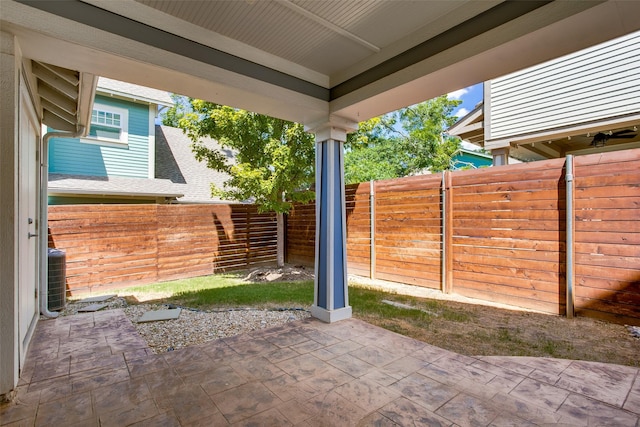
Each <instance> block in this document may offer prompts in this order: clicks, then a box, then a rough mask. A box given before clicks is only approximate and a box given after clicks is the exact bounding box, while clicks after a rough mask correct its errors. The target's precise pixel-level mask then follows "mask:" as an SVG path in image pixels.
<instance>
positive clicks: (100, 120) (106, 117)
mask: <svg viewBox="0 0 640 427" xmlns="http://www.w3.org/2000/svg"><path fill="white" fill-rule="evenodd" d="M127 122H128V111H127V110H126V109H124V108H117V107H111V106H108V105H101V104H94V108H93V112H92V114H91V127H90V129H89V135H87V137H86V138H83V139H82V141H83V142H88V143H91V144H96V143H98V144H101V143H115V144H127V139H128V132H127Z"/></svg>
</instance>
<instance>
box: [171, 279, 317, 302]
mask: <svg viewBox="0 0 640 427" xmlns="http://www.w3.org/2000/svg"><path fill="white" fill-rule="evenodd" d="M170 300H171V301H173V302H176V303H180V304H182V305H186V306H189V307H195V308H204V307H211V306H216V305H218V306H220V305H221V306H226V307H230V306H243V307H244V306H253V307H274V306H277V307H299V306H310V305H311V304H312V303H313V282H309V281H308V282H293V283H288V282H279V283H238V284H236V285H230V286H221V287H210V288H206V289H200V290H195V291H194V290H192V291H184V292H178V293H176V294H175V296H173V297H172V298H170Z"/></svg>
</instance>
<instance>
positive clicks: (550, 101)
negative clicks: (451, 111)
mask: <svg viewBox="0 0 640 427" xmlns="http://www.w3.org/2000/svg"><path fill="white" fill-rule="evenodd" d="M639 51H640V32H635V33H632V34H629V35H626V36H624V37H620V38H618V39H615V40H611V41H609V42H606V43H602V44H600V45H597V46H593V47H591V48H588V49H584V50H581V51H579V52H576V53H573V54H570V55H566V56H563V57H561V58H558V59H554V60H552V61H548V62H545V63H543V64H540V65H537V66H534V67H531V68H527V69H525V70H522V71H518V72H515V73H512V74H509V75H506V76H503V77H500V78H497V79H493V80H490V81H487V82H485V83H484V104H480V105H478V106H477V107H476V108H475V109H474V110H473V111H471V112H470V113H469V114H467V115H466V116H464V117H462V118H461V119H460V120H459V121H458V122H457V123H455V124H454V125H453V126H452V127H451V128H450V129H449V130H448V133H449V134H450V135H456V136H459V137H460V138H462V139H463V140H466V141H469V142H471V143H473V144H476V145H479V146H481V147H483V148H485V149H486V150H488V151H490V152H491V154H492V156H493V164H494V165H500V164H505V163H508V160H507V159H508V157H509V156H512V157H515V158H517V159H520V160H523V161H532V160H543V159H552V158H559V157H564V156H566V155H567V154H574V155H580V154H590V153H594V152H603V151H615V150H626V149H630V148H637V147H640V132H639V131H638V128H640V91H639V90H638V87H640V54H639V53H638V52H639Z"/></svg>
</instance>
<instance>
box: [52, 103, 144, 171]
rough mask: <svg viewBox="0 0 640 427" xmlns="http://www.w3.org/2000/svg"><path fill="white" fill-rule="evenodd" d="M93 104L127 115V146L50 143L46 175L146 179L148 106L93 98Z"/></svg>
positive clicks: (66, 140) (67, 140) (74, 141)
mask: <svg viewBox="0 0 640 427" xmlns="http://www.w3.org/2000/svg"><path fill="white" fill-rule="evenodd" d="M95 102H96V103H99V104H104V105H109V106H112V107H119V108H125V109H127V110H128V111H129V124H128V133H129V144H128V145H126V146H125V145H123V146H122V147H119V146H108V145H95V144H87V143H84V142H80V140H79V139H70V138H60V139H56V138H54V139H52V140H51V142H50V144H49V171H50V172H52V173H64V174H73V175H89V176H124V177H131V178H148V176H149V106H148V105H144V104H136V103H133V102H128V101H124V100H120V99H115V98H109V97H105V96H101V95H97V96H96V99H95Z"/></svg>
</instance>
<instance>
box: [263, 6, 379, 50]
mask: <svg viewBox="0 0 640 427" xmlns="http://www.w3.org/2000/svg"><path fill="white" fill-rule="evenodd" d="M276 1H277V2H278V3H280V4H281V5H282V6H284V7H286V8H288V9H291V10H293V11H294V12H296V13H298V14H300V15H302V16H304V17H306V18H308V19H310V20H312V21H313V22H315V23H316V24H320V25H322V26H323V27H325V28H327V29H329V30H331V31H333V32H334V33H337V34H340V35H341V36H343V37H346V38H348V39H349V40H351V41H354V42H356V43H358V44H359V45H361V46H364V47H366V48H367V49H369V50H371V51H372V52H375V53H378V52H380V48H379V47H378V46H376V45H374V44H373V43H370V42H368V41H366V40H365V39H363V38H361V37H358V36H357V35H355V34H353V33H351V32H349V31H347V30H345V29H344V28H342V27H339V26H338V25H336V24H334V23H332V22H329V21H327V20H326V19H324V18H322V17H320V16H318V15H316V14H315V13H312V12H309V11H308V10H307V9H305V8H303V7H301V6H298V5H297V4H295V3H292V2H291V1H290V0H276Z"/></svg>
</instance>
